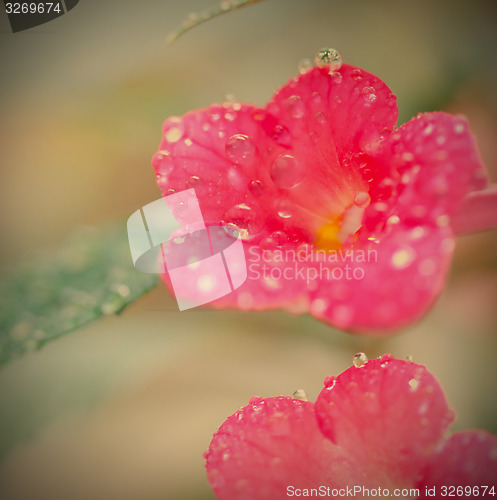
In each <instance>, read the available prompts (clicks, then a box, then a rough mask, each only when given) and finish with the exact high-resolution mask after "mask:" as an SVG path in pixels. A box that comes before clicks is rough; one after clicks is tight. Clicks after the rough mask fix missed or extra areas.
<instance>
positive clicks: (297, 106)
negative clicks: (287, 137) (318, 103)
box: [286, 95, 305, 118]
mask: <svg viewBox="0 0 497 500" xmlns="http://www.w3.org/2000/svg"><path fill="white" fill-rule="evenodd" d="M286 107H287V109H288V111H289V112H290V115H291V116H292V118H302V117H303V116H304V114H305V104H304V101H302V98H301V97H300V96H298V95H292V96H290V97H289V98H288V99H287V101H286Z"/></svg>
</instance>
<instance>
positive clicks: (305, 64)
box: [298, 57, 312, 75]
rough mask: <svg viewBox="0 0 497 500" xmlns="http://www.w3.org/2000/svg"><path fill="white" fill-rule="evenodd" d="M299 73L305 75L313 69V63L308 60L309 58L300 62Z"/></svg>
mask: <svg viewBox="0 0 497 500" xmlns="http://www.w3.org/2000/svg"><path fill="white" fill-rule="evenodd" d="M298 69H299V73H300V74H301V75H303V74H304V73H307V72H308V71H310V70H311V69H312V61H311V60H310V59H308V58H307V57H306V58H304V59H301V60H300V61H299V65H298Z"/></svg>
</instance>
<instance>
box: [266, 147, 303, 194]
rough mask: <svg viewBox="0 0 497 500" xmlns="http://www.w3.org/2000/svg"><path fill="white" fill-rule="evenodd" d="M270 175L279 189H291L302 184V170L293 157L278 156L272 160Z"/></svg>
mask: <svg viewBox="0 0 497 500" xmlns="http://www.w3.org/2000/svg"><path fill="white" fill-rule="evenodd" d="M270 175H271V179H272V180H273V182H274V183H275V184H276V185H277V186H278V187H279V188H283V189H292V188H294V187H296V186H298V185H299V184H300V183H301V182H302V179H303V178H304V170H303V168H302V167H301V166H300V164H299V162H298V161H297V160H296V159H295V158H294V157H293V156H291V155H279V156H277V157H276V158H275V159H274V160H273V163H272V165H271V172H270Z"/></svg>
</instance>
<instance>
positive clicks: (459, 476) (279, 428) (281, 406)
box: [205, 354, 497, 500]
mask: <svg viewBox="0 0 497 500" xmlns="http://www.w3.org/2000/svg"><path fill="white" fill-rule="evenodd" d="M452 419H453V412H452V411H451V410H450V409H449V408H448V406H447V401H446V399H445V395H444V393H443V391H442V388H441V387H440V385H439V384H438V382H437V380H436V379H435V378H434V377H433V375H431V374H430V373H429V372H428V371H427V370H426V368H425V367H424V366H421V365H418V364H415V363H412V362H408V361H401V360H398V359H393V358H392V356H391V355H389V354H386V355H384V356H382V357H381V358H380V359H374V360H371V361H368V362H366V363H364V364H358V365H355V366H352V367H350V368H348V369H347V370H345V371H344V372H343V373H342V374H340V375H339V376H338V377H328V378H327V379H326V380H325V388H324V389H323V390H322V391H321V393H320V394H319V396H318V397H317V400H316V402H315V403H312V402H309V401H301V400H298V399H293V398H291V397H284V396H279V397H274V398H267V399H263V398H259V397H254V398H252V399H251V400H250V402H249V404H248V405H247V406H245V407H244V408H242V409H240V410H238V411H237V412H236V413H235V414H233V415H231V416H230V417H229V418H228V419H227V420H226V421H225V422H224V423H223V424H222V425H221V427H220V428H219V430H218V431H217V432H216V433H215V434H214V437H213V439H212V441H211V444H210V447H209V450H208V451H207V452H206V454H205V458H206V468H207V475H208V479H209V482H210V484H211V486H212V488H213V489H214V492H215V494H216V496H217V498H218V499H219V500H223V499H227V500H237V499H240V500H241V499H250V500H265V499H268V500H269V499H270V500H278V499H280V498H281V499H283V498H288V495H287V493H288V492H289V491H290V490H291V489H292V488H293V491H296V490H297V489H298V490H299V492H300V496H310V495H309V493H307V495H306V494H305V493H304V490H306V491H309V490H310V489H311V488H317V489H319V488H320V487H322V488H327V487H330V492H329V493H330V494H329V495H328V496H335V497H339V496H342V497H343V496H345V495H343V494H341V493H340V492H337V491H338V490H340V489H345V491H346V489H347V487H349V488H351V487H352V488H353V487H354V486H356V487H360V488H367V489H370V490H372V489H376V490H377V491H378V488H380V489H381V490H382V493H381V494H380V495H378V494H376V495H375V496H380V497H385V496H388V495H389V494H390V495H395V491H394V490H396V489H399V490H400V491H401V490H402V489H406V488H407V489H411V488H416V489H418V490H419V494H416V493H415V492H414V493H409V494H408V495H405V494H404V497H405V496H410V497H412V498H416V497H418V496H419V497H420V498H421V497H422V498H424V497H426V496H427V488H428V489H429V490H430V491H433V487H435V495H434V497H435V498H442V496H444V495H443V493H444V490H443V488H442V487H444V486H446V487H455V488H457V487H458V486H459V487H463V488H464V487H466V490H460V491H464V494H463V495H461V494H460V493H459V494H458V496H469V497H483V498H494V496H495V494H496V493H497V437H496V436H493V435H491V434H488V433H487V432H485V431H465V432H458V433H455V434H452V435H451V436H447V435H446V431H447V427H448V425H449V424H450V422H451V421H452ZM485 486H486V487H487V488H486V490H485V491H484V488H483V487H485ZM470 487H471V488H470ZM473 487H475V489H474V490H473ZM476 487H478V488H479V490H478V493H477V488H476ZM287 488H290V490H288V489H287ZM492 488H493V489H492ZM385 489H387V490H388V491H387V492H386V491H384V490H385ZM331 490H336V491H335V493H334V494H331V493H333V491H331ZM318 491H319V490H318ZM468 492H469V494H468ZM484 493H485V494H484ZM295 496H296V495H295ZM315 496H317V495H315ZM348 496H351V495H348ZM355 496H356V497H359V498H361V497H362V496H367V495H364V493H363V492H362V490H361V493H357V494H356V495H355ZM397 496H400V495H397ZM445 496H448V495H445Z"/></svg>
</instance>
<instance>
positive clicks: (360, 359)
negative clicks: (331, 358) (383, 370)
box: [352, 352, 368, 367]
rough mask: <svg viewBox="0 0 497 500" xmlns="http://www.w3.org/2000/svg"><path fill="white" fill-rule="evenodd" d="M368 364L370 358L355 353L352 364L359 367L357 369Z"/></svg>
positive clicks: (361, 353) (360, 353)
mask: <svg viewBox="0 0 497 500" xmlns="http://www.w3.org/2000/svg"><path fill="white" fill-rule="evenodd" d="M367 362H368V357H367V356H366V354H364V353H363V352H357V353H355V354H354V356H353V358H352V363H354V366H357V367H359V366H362V365H364V364H366V363H367Z"/></svg>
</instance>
